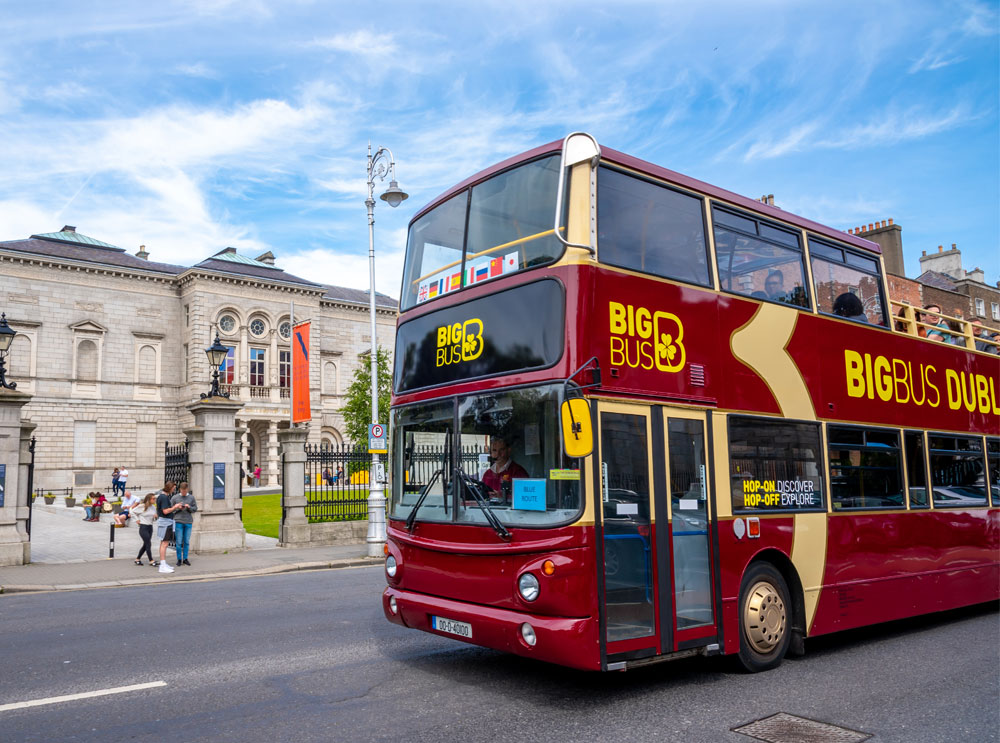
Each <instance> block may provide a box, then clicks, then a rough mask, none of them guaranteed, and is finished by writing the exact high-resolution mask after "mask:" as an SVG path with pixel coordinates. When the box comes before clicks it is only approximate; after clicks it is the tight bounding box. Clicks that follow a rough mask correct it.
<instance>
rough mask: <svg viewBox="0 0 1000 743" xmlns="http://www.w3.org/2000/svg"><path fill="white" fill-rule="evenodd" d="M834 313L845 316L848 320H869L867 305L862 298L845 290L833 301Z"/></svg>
mask: <svg viewBox="0 0 1000 743" xmlns="http://www.w3.org/2000/svg"><path fill="white" fill-rule="evenodd" d="M833 314H835V315H837V316H839V317H843V318H844V319H846V320H854V321H855V322H868V316H867V315H866V314H865V307H864V305H863V304H861V300H860V299H858V297H857V296H856V295H854V294H851V292H844V293H843V294H841V295H840V296H838V297H837V298H836V299H835V300H834V302H833Z"/></svg>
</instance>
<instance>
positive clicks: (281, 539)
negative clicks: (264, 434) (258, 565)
mask: <svg viewBox="0 0 1000 743" xmlns="http://www.w3.org/2000/svg"><path fill="white" fill-rule="evenodd" d="M308 437H309V427H308V426H303V427H301V428H286V429H282V430H281V431H278V439H279V440H280V441H281V453H282V456H283V457H284V458H285V478H284V481H283V483H282V485H281V500H282V503H281V505H282V508H283V509H284V513H285V519H284V521H283V522H282V524H281V529H280V532H279V536H278V546H279V547H294V546H301V545H305V544H308V543H309V538H310V534H309V521H308V519H306V490H305V474H306V439H307V438H308Z"/></svg>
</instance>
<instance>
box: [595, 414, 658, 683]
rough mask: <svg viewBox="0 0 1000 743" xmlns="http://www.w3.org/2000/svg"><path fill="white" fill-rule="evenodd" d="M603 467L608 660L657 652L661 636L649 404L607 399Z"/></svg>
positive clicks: (602, 420) (600, 481) (599, 493)
mask: <svg viewBox="0 0 1000 743" xmlns="http://www.w3.org/2000/svg"><path fill="white" fill-rule="evenodd" d="M599 426H600V437H599V442H600V452H599V457H598V465H599V467H600V471H599V473H598V474H597V477H596V478H595V480H596V482H597V483H598V484H599V487H598V488H595V495H596V497H597V501H598V503H597V506H598V509H597V510H598V513H599V514H600V516H599V520H598V524H599V531H600V533H601V535H602V540H601V542H600V544H601V545H602V547H601V555H602V557H603V560H602V564H603V576H600V577H602V578H603V581H602V587H603V594H602V596H603V605H602V614H601V617H602V624H603V629H604V656H605V663H606V664H608V665H612V664H615V663H620V662H623V661H625V660H631V659H636V658H643V657H648V656H653V655H656V654H657V652H658V646H659V637H658V635H657V632H656V610H655V598H656V592H655V590H654V580H653V569H654V568H653V566H654V565H655V564H656V562H655V560H656V557H655V554H654V551H655V547H654V544H653V540H652V534H651V529H652V522H653V518H652V516H653V514H652V513H651V505H652V501H651V497H652V488H651V482H652V467H651V463H650V459H649V453H650V451H651V450H652V447H651V445H650V436H651V432H652V427H651V421H650V410H649V407H648V406H638V405H623V404H617V403H606V402H605V403H601V405H600V413H599Z"/></svg>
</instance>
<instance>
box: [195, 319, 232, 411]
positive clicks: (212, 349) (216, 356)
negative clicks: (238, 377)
mask: <svg viewBox="0 0 1000 743" xmlns="http://www.w3.org/2000/svg"><path fill="white" fill-rule="evenodd" d="M209 337H210V338H211V336H209ZM228 353H229V349H228V348H226V347H225V346H223V345H222V343H220V342H219V333H218V331H216V333H215V343H213V344H212V345H211V346H209V347H208V348H206V349H205V355H206V356H208V363H209V364H210V365H211V367H212V389H210V390H209V391H208V392H202V393H201V399H202V400H204V399H206V398H209V397H229V393H228V392H223V391H222V390H221V389H220V388H219V367H220V366H222V362H223V361H224V360H225V358H226V354H228Z"/></svg>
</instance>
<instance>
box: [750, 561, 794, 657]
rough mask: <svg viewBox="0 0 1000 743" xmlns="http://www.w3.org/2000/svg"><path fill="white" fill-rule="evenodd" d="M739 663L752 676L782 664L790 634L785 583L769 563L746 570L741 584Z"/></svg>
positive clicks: (788, 603) (790, 614) (790, 604)
mask: <svg viewBox="0 0 1000 743" xmlns="http://www.w3.org/2000/svg"><path fill="white" fill-rule="evenodd" d="M739 619H740V663H742V664H743V667H744V668H746V670H748V671H750V672H751V673H757V672H759V671H767V670H770V669H771V668H776V667H777V666H779V665H780V664H781V661H782V659H783V658H784V657H785V653H786V652H787V650H788V643H789V640H790V639H791V635H792V602H791V599H790V595H789V593H788V584H787V583H785V578H784V577H783V576H782V575H781V572H780V571H779V570H778V569H777V568H776V567H775V566H774V565H772V564H771V563H769V562H755V563H752V564H751V565H750V567H749V568H747V571H746V573H744V574H743V581H742V582H741V584H740V603H739Z"/></svg>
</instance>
